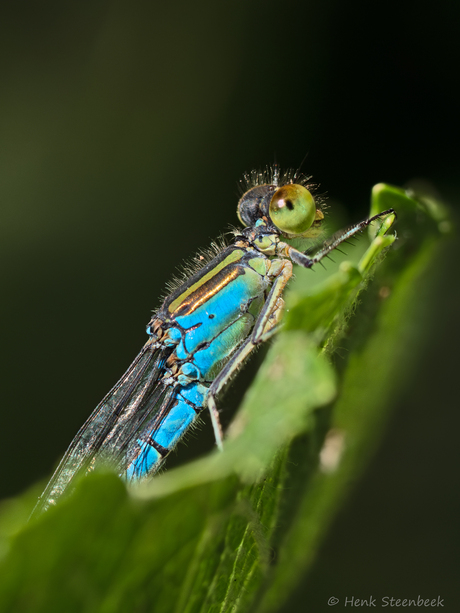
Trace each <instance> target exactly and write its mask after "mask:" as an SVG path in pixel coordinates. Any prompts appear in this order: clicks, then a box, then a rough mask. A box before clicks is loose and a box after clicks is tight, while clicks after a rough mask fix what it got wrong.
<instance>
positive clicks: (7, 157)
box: [0, 0, 460, 611]
mask: <svg viewBox="0 0 460 613" xmlns="http://www.w3.org/2000/svg"><path fill="white" fill-rule="evenodd" d="M459 6H460V5H458V4H457V3H455V2H447V1H445V0H444V1H441V2H437V3H432V4H431V5H429V6H428V5H421V4H420V3H416V2H409V1H407V0H406V1H403V2H401V1H400V2H396V1H394V0H392V1H390V2H386V3H370V2H356V1H355V2H353V1H351V2H339V1H338V0H326V1H324V2H319V0H311V1H310V2H300V1H294V0H287V1H286V0H284V1H283V2H273V1H271V0H269V1H265V2H262V1H255V0H253V1H247V2H242V1H233V2H221V3H216V2H210V1H202V2H183V1H179V2H174V3H164V2H163V3H160V2H152V1H150V2H147V1H146V0H144V1H141V0H135V1H131V2H126V1H125V2H122V1H120V2H109V1H107V2H102V1H94V0H93V1H91V2H88V1H87V2H78V3H77V2H70V3H62V2H49V1H48V2H41V3H35V2H23V3H17V4H14V5H12V6H10V7H9V9H5V8H2V9H1V14H0V47H1V53H0V63H1V68H0V92H1V93H0V206H1V214H0V233H1V237H0V250H1V274H2V279H1V288H2V300H1V307H2V312H1V322H2V331H3V333H2V372H3V373H4V376H3V377H2V394H1V398H2V407H1V410H2V427H1V432H0V436H1V440H0V453H1V460H0V465H1V466H2V471H1V474H2V482H1V494H2V495H3V496H10V495H13V494H15V493H18V492H20V491H22V490H23V489H24V488H25V487H27V486H28V485H30V484H32V483H34V482H35V481H36V480H37V479H43V478H45V477H46V476H47V475H49V473H50V471H51V470H52V467H53V463H54V462H56V461H57V459H58V458H59V456H60V454H61V453H62V452H63V451H64V450H65V448H66V446H67V445H68V443H69V442H70V440H71V438H72V436H73V435H74V434H75V433H76V431H77V429H78V428H79V426H80V425H81V424H82V423H83V421H84V419H85V418H86V416H87V415H88V414H89V412H90V411H91V410H92V408H93V407H94V406H95V405H96V404H97V402H98V401H99V400H100V399H101V398H102V396H103V395H104V394H105V393H106V392H107V391H108V390H109V389H110V387H111V386H112V385H113V383H115V381H116V380H117V378H118V377H119V376H120V375H121V373H122V372H123V370H124V369H125V368H126V367H127V366H128V364H129V362H130V360H131V359H132V358H133V357H134V355H135V354H136V352H137V351H138V349H139V348H140V346H141V345H142V343H143V342H144V340H145V333H144V326H145V324H146V323H147V321H148V319H149V314H150V310H151V309H152V308H154V307H156V306H157V305H158V303H159V298H158V297H159V296H160V295H161V292H162V291H163V288H164V284H165V282H166V281H167V280H168V278H169V277H170V276H171V274H172V273H173V272H174V271H175V269H176V266H177V265H178V264H179V263H180V262H181V261H182V260H183V259H184V258H186V257H188V256H190V255H191V254H192V253H193V252H194V251H195V250H196V249H197V248H200V247H205V246H206V245H207V244H208V243H209V241H210V239H211V238H212V237H215V236H217V235H218V234H219V233H220V232H221V231H222V230H225V229H227V227H228V224H229V223H236V216H235V206H236V201H237V197H238V191H237V188H236V181H237V179H239V178H240V176H241V175H242V173H243V172H244V171H246V170H250V169H251V168H254V167H256V168H258V167H262V166H264V165H265V164H269V163H272V162H273V161H274V160H275V159H276V160H277V161H278V162H279V163H280V165H281V166H284V167H285V166H298V165H299V164H300V163H301V161H302V159H303V158H304V156H305V155H306V154H307V153H308V157H307V159H306V161H305V163H304V169H305V171H306V172H307V173H308V174H313V175H314V179H315V180H316V181H317V182H319V183H320V184H321V188H320V191H322V192H327V193H328V194H329V197H330V201H331V203H333V202H334V201H338V202H339V203H341V204H342V205H343V206H344V209H342V208H340V207H339V205H338V204H337V205H336V207H337V208H340V210H341V212H342V216H345V215H348V217H347V218H345V221H346V220H347V219H348V220H350V221H351V220H357V219H359V218H362V217H364V216H365V215H366V211H367V208H368V202H369V192H370V188H371V186H372V185H373V184H374V183H376V182H379V181H385V182H390V183H394V184H401V185H402V184H405V183H406V182H407V181H408V180H410V179H414V178H423V179H424V180H427V181H429V182H431V183H433V184H434V185H436V186H437V188H438V189H439V190H440V193H441V194H442V195H443V196H444V198H445V199H446V200H447V201H450V203H451V204H453V205H454V206H455V204H456V201H457V199H458V192H459V183H458V168H459V158H460V154H459V145H458V143H459V129H458V128H459V120H458V116H459V110H458V109H459V104H458V99H457V95H458V91H457V90H458V85H459V83H458V66H459V60H460V54H459V46H458V42H457V41H458V37H459V19H460V9H459ZM344 211H346V213H345V212H344ZM457 254H458V249H457V248H456V243H455V241H452V243H451V245H450V247H449V249H448V251H446V253H445V256H444V259H443V260H442V261H440V269H439V279H438V282H437V285H436V287H435V288H434V289H433V293H434V295H435V300H434V303H433V305H434V308H436V313H435V317H434V318H433V322H432V326H431V330H430V331H429V334H428V341H427V342H426V344H425V349H424V353H423V356H422V358H421V361H420V365H419V368H418V373H417V376H416V377H415V378H414V380H413V381H411V382H410V385H408V388H407V390H406V392H405V393H404V394H402V395H401V397H400V401H399V402H398V406H396V407H395V413H394V417H393V420H392V423H391V428H390V429H389V432H388V433H387V435H386V437H385V439H384V442H383V446H382V448H381V449H380V451H379V452H378V453H377V455H376V457H375V460H374V461H373V463H372V466H371V470H370V471H369V472H368V474H367V476H366V477H365V479H364V480H363V481H361V482H360V483H359V485H358V487H357V488H356V489H355V491H354V493H353V496H352V497H351V499H350V501H349V503H348V506H347V507H346V508H345V509H343V510H342V512H341V513H340V514H339V516H338V517H337V520H336V522H335V525H334V527H333V530H332V531H331V533H330V536H329V538H328V540H327V541H326V543H325V544H324V546H323V548H322V550H321V551H320V552H319V556H318V561H317V564H316V566H315V568H314V570H313V573H312V574H311V575H310V577H309V578H307V579H306V580H305V584H304V585H303V586H301V589H300V590H299V592H298V594H296V595H295V599H294V597H293V600H292V602H291V603H290V605H289V606H288V608H287V610H299V609H300V610H303V609H305V610H306V609H308V610H314V611H321V610H330V609H329V608H328V607H327V605H326V602H327V599H328V598H329V597H330V596H336V597H341V598H343V596H355V597H359V598H366V597H369V595H371V594H374V595H375V594H376V593H378V594H381V595H389V596H395V597H414V595H415V596H417V594H419V593H420V594H422V595H426V597H436V596H437V595H438V594H439V595H441V596H442V597H444V598H445V599H446V601H447V602H446V606H447V605H448V604H450V607H453V608H452V609H448V610H458V604H457V606H456V603H458V600H459V598H458V597H459V593H458V588H457V587H456V577H457V575H458V570H459V569H458V541H459V534H458V521H457V518H458V516H459V511H460V509H459V506H460V499H459V494H458V478H457V467H458V464H459V453H458V447H459V445H458V432H459V426H460V423H459V421H460V420H459V411H458V400H457V390H456V382H457V380H458V357H457V355H458V353H457V349H456V347H457V346H458V340H459V327H458V323H457V319H458V312H459V304H460V297H459V290H458V282H457V275H458V273H457V267H456V263H457V261H458V255H457ZM235 387H237V385H236V386H235ZM233 394H234V395H235V394H237V392H233ZM229 403H230V401H229ZM208 444H209V442H208ZM181 453H182V452H180V453H179V456H180V455H181ZM185 453H186V452H185V451H184V456H183V457H185ZM339 606H340V605H339ZM336 609H337V610H338V607H336Z"/></svg>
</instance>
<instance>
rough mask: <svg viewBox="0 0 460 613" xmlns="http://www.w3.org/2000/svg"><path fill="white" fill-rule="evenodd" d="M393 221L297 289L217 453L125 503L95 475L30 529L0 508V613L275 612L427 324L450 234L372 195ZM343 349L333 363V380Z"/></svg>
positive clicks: (398, 200) (307, 275) (417, 202)
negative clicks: (392, 212) (432, 287)
mask: <svg viewBox="0 0 460 613" xmlns="http://www.w3.org/2000/svg"><path fill="white" fill-rule="evenodd" d="M390 207H394V208H395V209H396V211H397V214H398V233H399V235H400V238H398V240H397V241H396V242H395V237H394V235H392V234H389V233H385V232H387V231H391V228H392V223H393V221H394V219H393V218H392V217H391V216H389V217H388V218H387V219H386V220H385V224H384V227H383V226H381V225H378V224H376V225H375V226H376V227H374V229H373V231H371V233H370V241H371V242H370V243H368V244H367V246H366V245H365V244H364V242H365V241H364V239H361V241H360V245H358V248H357V249H355V250H354V251H353V255H354V257H355V259H356V261H355V262H354V263H353V262H349V261H345V260H343V261H341V262H339V263H338V265H337V270H336V272H333V273H332V274H331V273H330V271H329V272H328V274H327V275H324V274H323V273H321V272H318V273H312V272H311V271H305V270H301V271H298V272H297V273H296V274H297V278H296V281H295V282H294V283H293V284H292V287H291V290H290V293H289V294H288V296H287V297H286V300H287V313H286V318H285V321H286V324H285V330H284V331H283V332H282V333H281V334H280V335H279V336H278V338H277V339H276V341H275V342H274V343H273V345H272V347H271V348H270V351H269V352H268V354H267V356H266V359H265V361H264V363H263V365H262V367H261V369H260V370H259V373H258V375H257V377H256V379H255V381H254V383H253V385H252V387H251V388H250V390H249V391H248V393H247V395H246V397H245V399H244V402H243V405H242V407H241V409H240V411H239V413H238V414H237V416H236V418H235V420H234V422H233V423H232V424H231V426H230V428H229V431H228V436H227V440H226V444H225V451H224V453H222V454H220V453H217V452H215V453H211V454H209V455H208V456H207V457H205V458H203V459H199V460H197V461H195V462H191V463H190V464H187V465H185V466H183V467H180V468H178V469H175V470H171V471H169V472H166V473H164V474H162V475H160V476H158V477H157V478H155V479H153V480H152V481H151V482H150V483H149V484H148V485H144V486H142V487H138V488H136V489H132V490H131V491H130V492H127V491H126V489H125V486H124V485H123V484H122V483H121V482H120V481H119V480H118V478H116V477H115V476H114V475H112V474H103V473H96V474H92V475H90V476H88V477H86V478H84V479H82V480H81V481H80V482H79V483H78V484H77V487H76V489H75V492H74V493H73V494H72V495H71V496H69V497H68V498H66V499H64V500H62V501H61V502H60V504H58V505H57V506H56V507H55V508H52V509H50V510H49V511H48V512H46V513H45V514H43V515H42V516H40V517H39V518H37V519H34V521H32V522H30V523H29V524H27V523H26V517H27V512H28V511H29V510H30V509H31V508H32V506H33V500H34V498H35V497H36V495H37V491H36V490H34V492H31V493H29V494H27V495H26V496H24V497H22V498H18V499H17V500H14V501H9V502H8V503H6V504H4V506H3V508H2V512H1V516H0V555H1V556H2V560H1V562H0V565H1V566H0V573H1V577H2V581H1V583H0V610H1V611H15V612H26V611H33V612H34V613H39V612H41V611H43V612H45V611H46V613H50V612H53V611H59V612H60V613H61V612H62V611H66V613H67V612H72V611H78V612H81V611H85V612H86V611H88V612H91V611H95V612H96V611H97V612H98V613H101V612H102V613H109V612H110V613H111V612H122V611H123V612H125V611H130V612H136V611H139V612H140V611H142V612H144V611H155V613H162V612H165V613H166V612H167V613H170V612H177V613H182V612H187V613H188V612H190V613H192V612H193V613H195V612H196V613H198V612H200V613H201V612H202V613H205V612H206V613H208V612H214V611H215V612H221V613H224V612H227V611H228V612H230V611H232V612H233V613H235V612H241V613H243V612H246V611H253V612H256V611H257V612H258V613H265V612H269V611H276V610H277V609H278V608H279V607H280V606H281V605H282V603H283V601H284V600H285V599H286V597H287V596H288V595H289V593H290V591H291V590H292V588H293V587H294V586H295V585H296V582H297V581H298V579H299V577H300V576H301V575H302V574H304V572H305V569H306V567H307V566H308V564H309V563H310V562H311V560H312V558H313V556H314V552H315V550H316V548H317V546H318V543H319V540H320V538H321V536H322V535H323V534H324V532H325V530H326V529H327V526H328V523H329V521H330V519H331V517H332V516H333V513H334V512H335V510H336V509H337V507H338V505H339V504H340V502H341V500H342V499H343V496H344V495H345V493H346V490H347V488H348V487H349V485H350V483H351V482H352V480H353V479H355V478H356V476H357V475H358V474H359V473H360V472H361V471H362V470H363V469H364V467H365V464H366V461H367V459H368V457H369V455H370V454H371V453H372V451H373V450H374V449H375V446H376V444H377V442H378V437H379V435H380V433H381V431H382V424H384V421H385V419H386V417H387V415H388V411H389V407H390V406H391V400H392V397H393V396H394V394H395V393H396V392H397V390H398V387H399V386H400V385H402V383H403V381H404V377H405V375H406V374H407V369H408V368H410V367H411V364H413V363H414V360H413V355H414V346H415V344H416V342H417V337H418V335H419V327H417V326H415V324H413V322H414V321H415V320H417V319H418V321H419V322H420V321H421V322H423V321H424V320H423V318H422V316H423V313H422V314H420V315H419V316H414V313H420V303H421V302H423V301H421V300H420V296H423V295H424V292H427V291H428V290H427V288H429V283H428V279H429V274H430V270H431V265H432V262H433V261H434V260H435V253H436V250H437V249H438V246H439V244H440V240H439V239H440V237H441V236H442V235H443V234H445V233H446V232H448V231H449V230H450V226H449V220H448V217H447V214H446V211H445V210H444V209H443V207H442V206H441V205H439V204H438V203H436V202H434V201H433V200H430V199H428V198H425V197H415V196H414V195H412V194H407V193H406V192H404V191H403V190H400V189H398V188H394V187H390V186H384V185H379V186H376V187H375V188H374V190H373V197H372V208H371V215H374V214H375V213H377V212H378V211H383V210H386V209H388V208H390ZM384 252H386V257H385V259H383V254H384ZM334 257H335V256H334ZM376 264H378V266H375V265H376ZM369 272H370V273H371V275H373V278H372V279H370V277H369ZM364 289H366V291H363V290H364ZM408 321H409V322H411V325H408ZM339 340H340V347H341V351H344V350H345V353H344V357H343V358H342V359H341V360H340V362H338V364H337V366H335V367H333V366H332V364H331V356H332V354H333V351H334V347H335V346H336V345H337V342H338V341H339ZM338 390H340V393H339V391H338Z"/></svg>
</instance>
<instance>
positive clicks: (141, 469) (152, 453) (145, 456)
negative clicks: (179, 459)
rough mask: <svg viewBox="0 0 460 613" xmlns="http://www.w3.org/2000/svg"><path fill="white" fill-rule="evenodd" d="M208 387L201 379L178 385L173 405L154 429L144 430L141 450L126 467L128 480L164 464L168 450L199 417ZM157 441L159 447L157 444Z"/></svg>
mask: <svg viewBox="0 0 460 613" xmlns="http://www.w3.org/2000/svg"><path fill="white" fill-rule="evenodd" d="M207 393H208V388H207V387H205V386H204V385H202V384H201V383H198V382H193V383H190V384H189V385H187V386H185V387H181V388H178V390H177V391H176V393H175V394H174V399H173V401H172V407H171V409H170V410H169V412H168V413H167V415H166V416H165V418H164V419H163V420H162V422H161V423H160V425H159V427H158V428H156V429H155V430H154V431H145V432H142V433H140V435H139V437H138V444H139V446H140V452H139V454H138V455H137V457H136V458H135V459H134V460H133V461H132V462H131V464H130V465H129V466H128V469H127V471H126V479H127V480H128V481H136V480H138V479H142V478H143V477H146V476H147V475H152V474H154V473H155V472H156V471H157V470H159V468H160V467H161V465H162V463H163V461H164V458H165V457H166V453H165V454H164V455H163V454H162V453H160V451H158V449H161V450H164V451H165V452H169V451H171V450H172V449H174V447H175V446H176V445H177V443H178V442H179V440H180V439H181V438H182V436H183V435H184V434H185V432H186V431H187V430H188V428H189V427H190V426H191V424H192V423H193V422H194V421H195V420H196V419H197V416H198V414H199V413H200V411H201V410H202V409H203V407H204V406H205V403H206V396H207ZM155 445H156V446H157V448H155Z"/></svg>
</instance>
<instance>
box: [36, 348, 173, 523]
mask: <svg viewBox="0 0 460 613" xmlns="http://www.w3.org/2000/svg"><path fill="white" fill-rule="evenodd" d="M170 353H171V349H159V350H154V349H153V348H152V344H151V343H150V342H147V343H146V344H145V345H144V347H143V348H142V350H141V351H140V353H139V354H138V355H137V357H136V358H135V360H134V361H133V363H132V364H131V366H130V367H129V368H128V370H127V371H126V372H125V374H124V375H123V376H122V377H121V379H120V380H119V381H118V383H117V384H116V385H115V386H114V387H113V388H112V389H111V390H110V392H109V393H108V394H107V395H106V396H105V398H104V399H103V400H102V401H101V402H100V403H99V404H98V406H97V407H96V408H95V410H94V411H93V413H92V414H91V415H90V417H89V418H88V419H87V421H86V422H85V424H84V425H83V426H82V427H81V428H80V430H79V431H78V433H77V435H76V436H75V438H74V439H73V441H72V443H71V444H70V446H69V448H68V449H67V451H66V453H65V454H64V457H63V458H62V460H61V462H60V463H59V466H58V467H57V469H56V471H55V473H54V475H53V476H52V478H51V480H50V482H49V483H48V485H47V486H46V488H45V491H44V492H43V494H42V495H41V497H40V499H39V500H38V502H37V505H36V507H35V509H34V511H33V513H37V512H39V511H42V510H45V509H47V508H48V507H49V506H50V505H53V504H54V503H55V501H56V500H57V498H59V496H61V495H62V494H63V493H64V491H65V490H66V489H67V487H68V486H69V485H70V484H71V483H72V481H73V480H74V479H75V477H76V476H77V475H78V474H81V473H85V472H88V471H89V470H92V469H93V468H94V466H95V465H96V464H97V465H99V464H100V463H102V462H103V461H108V462H110V461H113V460H114V459H115V456H117V455H118V456H119V453H120V449H121V447H122V446H123V445H125V446H126V441H125V440H124V439H123V437H124V436H127V437H128V438H129V440H131V439H132V437H133V435H134V434H135V432H137V431H138V429H139V427H140V424H142V423H143V422H144V421H145V416H146V415H149V414H151V411H152V410H154V408H155V406H156V405H157V404H158V399H159V398H161V396H162V394H164V386H162V385H161V384H160V385H158V383H159V377H160V375H161V374H162V372H163V368H164V363H165V361H166V359H167V358H168V356H169V354H170ZM128 442H129V441H128ZM123 448H124V447H123ZM112 454H115V455H112Z"/></svg>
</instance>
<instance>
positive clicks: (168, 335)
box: [36, 167, 394, 511]
mask: <svg viewBox="0 0 460 613" xmlns="http://www.w3.org/2000/svg"><path fill="white" fill-rule="evenodd" d="M308 181H309V177H305V176H303V175H298V174H297V173H294V172H292V171H288V172H285V173H283V174H280V173H279V171H278V169H277V167H274V168H271V169H268V170H266V171H264V172H253V173H251V174H250V175H245V178H244V186H245V192H244V194H243V195H242V197H241V199H240V201H239V203H238V217H239V219H240V221H241V223H242V224H243V226H245V227H244V228H243V229H240V230H237V231H235V232H234V236H233V239H232V240H231V241H230V242H229V243H228V244H226V245H222V246H220V247H214V248H213V249H212V250H210V253H208V254H207V255H206V257H204V256H201V257H200V258H199V259H200V260H201V267H199V266H197V268H199V269H198V270H195V271H194V272H193V273H191V274H190V275H189V276H188V278H186V279H185V280H182V281H181V282H177V283H176V284H175V287H174V288H173V289H172V291H171V293H170V294H169V295H168V296H167V297H166V299H165V300H164V302H163V304H162V305H161V307H160V308H159V309H158V310H157V311H155V312H154V313H153V315H152V318H151V320H150V322H149V324H148V326H147V334H148V336H149V339H148V341H147V342H146V344H145V345H144V347H143V348H142V349H141V351H140V353H139V355H138V356H137V357H136V358H135V360H134V362H133V363H132V364H131V366H130V367H129V368H128V370H127V371H126V373H125V374H124V375H123V376H122V378H121V379H120V381H119V382H118V383H117V384H116V385H115V387H114V388H113V389H112V390H111V391H110V392H109V393H108V394H107V396H106V397H105V398H104V399H103V400H102V402H101V403H100V404H99V405H98V406H97V407H96V409H95V410H94V412H93V413H92V415H91V416H90V417H89V419H88V420H87V421H86V423H85V424H84V425H83V427H82V428H81V429H80V431H79V432H78V434H77V435H76V437H75V438H74V440H73V441H72V443H71V445H70V447H69V448H68V450H67V452H66V453H65V455H64V457H63V459H62V460H61V462H60V464H59V466H58V468H57V470H56V472H55V473H54V475H53V477H52V479H51V481H50V482H49V484H48V485H47V487H46V489H45V491H44V492H43V494H42V496H41V498H40V499H39V501H38V503H37V506H36V511H37V510H44V509H46V508H48V507H49V506H50V505H53V504H55V502H56V500H57V499H58V498H59V496H61V494H62V493H63V492H64V491H65V490H66V489H67V488H68V487H69V486H71V485H72V483H73V481H74V479H75V478H76V476H77V475H79V474H81V473H87V472H89V471H91V470H94V468H96V467H97V466H99V465H102V464H109V465H112V466H114V467H115V469H116V470H117V472H118V473H119V474H120V476H121V477H122V478H123V479H125V480H126V481H127V482H129V483H133V482H137V481H140V480H142V479H146V478H148V477H151V476H152V475H154V474H155V473H156V472H157V471H158V470H159V468H160V467H161V466H162V465H163V463H164V461H165V458H166V457H167V455H168V454H169V453H170V451H171V450H172V449H173V448H174V447H175V446H176V444H177V443H178V441H179V440H180V439H181V438H182V437H183V435H184V434H185V432H187V430H188V429H189V428H190V427H191V425H192V424H193V423H194V422H196V421H197V419H198V417H199V415H200V414H201V412H202V411H203V410H204V409H206V408H207V409H208V410H209V413H210V415H211V421H212V425H213V428H214V434H215V438H216V443H217V446H218V447H219V448H220V449H222V446H223V444H222V440H223V433H222V428H221V425H220V421H219V414H218V411H217V407H216V398H217V397H218V395H219V394H220V392H221V391H222V389H223V388H224V386H225V385H226V384H227V383H228V381H229V380H230V379H231V378H232V377H233V375H234V374H235V372H236V371H237V369H238V368H239V367H240V366H241V365H242V363H243V362H244V360H245V359H246V358H247V357H248V356H249V354H250V353H251V352H252V351H253V350H254V348H255V347H256V346H257V345H259V344H260V343H262V342H264V341H266V340H267V339H269V338H270V337H271V336H272V335H273V334H274V333H275V331H276V330H277V329H278V327H279V324H280V321H281V315H282V311H283V304H284V302H283V298H282V294H283V290H284V288H285V286H286V284H287V282H288V281H289V279H290V278H291V275H292V268H293V264H298V265H299V266H303V267H304V268H312V267H313V266H314V265H315V264H317V263H318V262H321V260H322V259H323V258H324V257H326V256H327V255H328V254H329V253H330V252H331V251H333V250H334V249H336V248H337V247H338V246H339V245H340V244H341V243H343V242H344V241H346V240H347V239H349V238H350V237H351V236H353V235H354V234H356V233H358V232H360V231H361V230H363V229H364V228H365V227H366V226H368V225H369V224H370V223H371V222H372V221H374V220H376V219H379V218H382V217H385V216H386V215H389V214H390V213H393V212H394V211H393V209H389V210H387V211H384V212H383V213H379V214H378V215H375V216H374V217H371V218H370V219H368V220H366V221H363V222H361V223H358V224H356V225H354V226H352V227H351V228H349V229H348V230H346V231H344V232H342V233H341V234H340V235H339V236H336V237H335V238H334V237H333V238H332V239H330V240H329V241H327V242H325V243H323V244H322V245H321V246H320V247H319V249H318V250H317V251H316V253H314V255H307V254H306V253H303V252H301V251H298V250H297V249H295V248H294V247H293V246H291V245H290V244H289V240H290V239H292V238H299V237H302V238H304V237H306V238H308V237H315V236H316V237H317V236H318V233H319V227H320V225H321V223H322V221H323V219H324V214H323V211H322V204H321V199H320V198H318V197H316V198H315V196H314V195H313V192H314V186H313V185H311V184H309V182H308Z"/></svg>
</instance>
